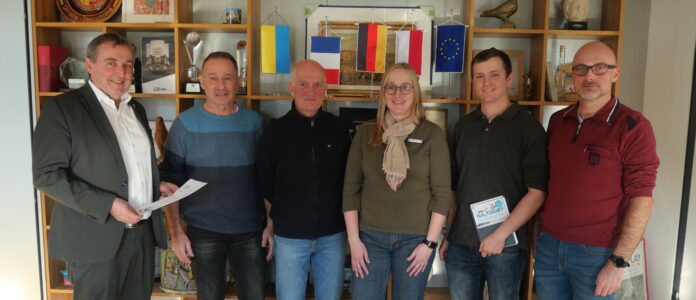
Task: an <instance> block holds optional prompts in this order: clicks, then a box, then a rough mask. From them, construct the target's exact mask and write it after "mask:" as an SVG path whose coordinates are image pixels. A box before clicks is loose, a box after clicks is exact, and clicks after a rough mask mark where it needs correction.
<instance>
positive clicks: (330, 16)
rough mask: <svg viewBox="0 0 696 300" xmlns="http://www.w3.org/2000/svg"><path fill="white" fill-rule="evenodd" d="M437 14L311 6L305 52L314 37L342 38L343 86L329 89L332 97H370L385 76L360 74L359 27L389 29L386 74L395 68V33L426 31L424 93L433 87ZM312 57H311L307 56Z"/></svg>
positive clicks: (307, 11) (427, 9) (413, 9)
mask: <svg viewBox="0 0 696 300" xmlns="http://www.w3.org/2000/svg"><path fill="white" fill-rule="evenodd" d="M433 15H434V12H433V11H432V8H431V7H426V6H424V7H378V8H375V7H367V6H324V5H319V6H315V5H308V6H307V7H306V8H305V16H306V22H307V27H306V28H307V29H306V30H307V31H306V37H307V38H306V48H305V49H311V48H312V45H311V43H312V39H311V38H310V37H312V36H327V35H328V36H339V37H340V38H341V49H340V59H341V61H340V71H339V72H340V84H338V85H329V94H331V95H340V96H367V94H369V93H370V92H374V91H378V90H379V88H380V86H379V85H380V80H381V79H382V76H383V75H384V74H381V73H367V72H359V71H357V68H356V65H357V61H356V58H357V47H358V24H360V23H370V22H375V23H380V24H384V25H387V44H386V57H385V65H386V66H385V70H386V69H389V67H390V66H391V65H393V64H394V60H395V57H394V56H395V54H394V48H395V39H396V38H395V36H396V35H395V32H396V31H399V30H411V29H417V30H423V42H422V55H423V57H422V63H421V76H420V78H419V80H418V82H419V83H420V85H421V87H422V88H423V89H425V88H426V87H429V86H430V84H431V72H432V70H431V63H432V61H431V55H432V54H431V53H432V49H431V45H430V43H431V41H432V34H433V18H432V16H433ZM409 20H410V21H409ZM306 55H307V57H309V55H310V54H309V53H306Z"/></svg>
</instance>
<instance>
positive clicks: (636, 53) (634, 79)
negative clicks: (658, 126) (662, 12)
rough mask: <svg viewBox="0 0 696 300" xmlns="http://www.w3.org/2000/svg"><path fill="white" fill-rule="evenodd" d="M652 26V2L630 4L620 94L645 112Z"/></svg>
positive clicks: (626, 14) (643, 0)
mask: <svg viewBox="0 0 696 300" xmlns="http://www.w3.org/2000/svg"><path fill="white" fill-rule="evenodd" d="M649 24H650V0H629V1H626V9H625V10H624V31H623V33H624V34H623V47H622V48H623V49H622V50H623V51H622V55H621V70H622V72H621V82H620V91H619V94H620V99H621V102H622V103H624V104H626V105H628V106H630V107H631V108H633V109H636V110H639V111H640V110H642V109H643V92H644V85H645V60H646V57H647V52H648V47H647V46H648V34H647V33H648V25H649Z"/></svg>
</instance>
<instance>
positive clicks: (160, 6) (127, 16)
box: [121, 0, 174, 23]
mask: <svg viewBox="0 0 696 300" xmlns="http://www.w3.org/2000/svg"><path fill="white" fill-rule="evenodd" d="M173 6H174V3H173V0H123V4H122V6H121V15H122V16H123V22H124V23H157V22H162V23H171V22H174V8H173Z"/></svg>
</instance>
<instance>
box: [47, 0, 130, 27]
mask: <svg viewBox="0 0 696 300" xmlns="http://www.w3.org/2000/svg"><path fill="white" fill-rule="evenodd" d="M56 6H58V9H60V12H61V13H62V14H63V16H65V17H66V18H68V19H70V20H72V21H74V22H104V21H106V20H108V19H109V18H111V17H112V16H113V15H114V14H115V13H116V12H117V11H118V9H119V8H121V0H90V1H83V0H56Z"/></svg>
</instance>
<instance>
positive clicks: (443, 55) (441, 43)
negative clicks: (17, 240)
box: [435, 25, 468, 73]
mask: <svg viewBox="0 0 696 300" xmlns="http://www.w3.org/2000/svg"><path fill="white" fill-rule="evenodd" d="M467 28H468V27H467V26H466V25H440V26H437V44H436V52H435V72H454V73H461V72H464V48H465V46H466V42H465V41H466V30H467Z"/></svg>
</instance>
